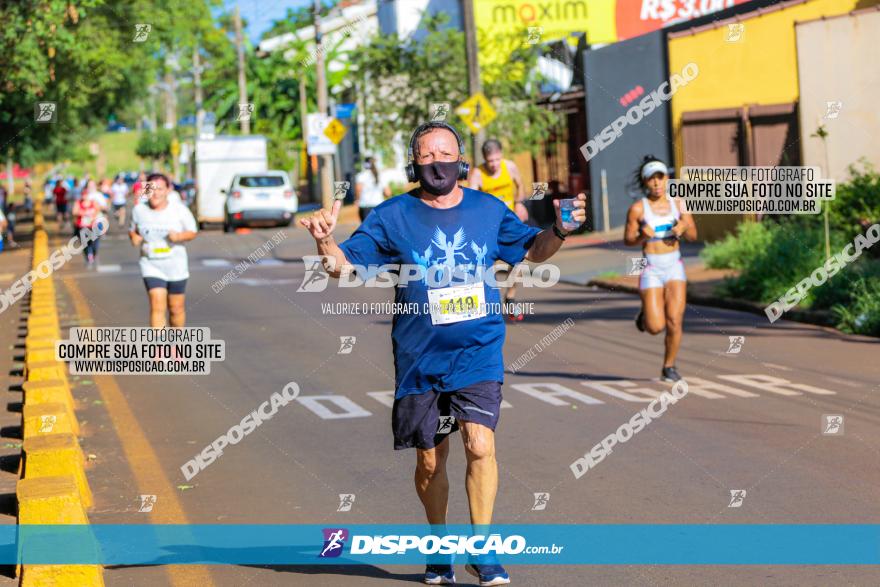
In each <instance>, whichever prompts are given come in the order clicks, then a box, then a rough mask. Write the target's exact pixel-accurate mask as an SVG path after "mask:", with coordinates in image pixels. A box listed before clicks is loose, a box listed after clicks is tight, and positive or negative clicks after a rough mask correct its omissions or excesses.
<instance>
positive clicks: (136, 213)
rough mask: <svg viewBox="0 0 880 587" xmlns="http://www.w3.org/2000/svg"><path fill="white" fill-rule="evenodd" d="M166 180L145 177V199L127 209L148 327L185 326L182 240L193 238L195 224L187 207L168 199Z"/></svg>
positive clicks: (185, 262)
mask: <svg viewBox="0 0 880 587" xmlns="http://www.w3.org/2000/svg"><path fill="white" fill-rule="evenodd" d="M170 185H171V182H170V180H169V179H168V178H167V177H166V176H164V175H162V174H161V173H153V174H151V175H150V176H149V177H148V178H147V182H146V184H145V186H144V190H143V191H144V192H145V193H148V194H150V197H149V200H148V201H146V202H142V203H138V204H137V205H136V206H135V207H134V209H133V210H132V211H131V230H130V231H129V233H128V236H129V238H130V239H131V244H132V245H134V246H136V247H139V248H140V251H141V258H140V268H141V275H142V276H143V278H144V286H145V287H146V288H147V295H148V296H149V300H150V326H151V327H152V328H165V326H166V325H167V324H168V322H169V321H170V323H171V326H172V327H174V328H182V327H183V326H185V325H186V306H185V300H186V296H185V292H186V280H187V279H189V260H188V258H187V254H186V248H185V247H184V246H183V243H185V242H187V241H191V240H192V239H194V238H195V237H196V233H197V232H198V227H197V225H196V219H195V218H193V215H192V213H191V212H190V211H189V208H187V207H186V206H184V205H182V204H180V203H179V202H172V201H170V200H169V199H168V192H169V191H170Z"/></svg>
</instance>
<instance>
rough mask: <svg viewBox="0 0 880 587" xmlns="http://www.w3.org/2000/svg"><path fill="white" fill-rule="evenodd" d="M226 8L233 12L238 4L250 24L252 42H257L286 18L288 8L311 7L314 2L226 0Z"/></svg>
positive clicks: (304, 0)
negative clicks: (275, 22) (280, 20)
mask: <svg viewBox="0 0 880 587" xmlns="http://www.w3.org/2000/svg"><path fill="white" fill-rule="evenodd" d="M224 3H225V5H226V7H227V8H228V9H229V10H232V9H233V8H234V7H235V5H236V4H238V8H239V10H241V16H242V18H243V19H244V20H245V21H246V22H247V23H248V26H247V35H248V37H250V39H251V41H252V42H257V41H259V39H260V35H262V34H263V32H265V31H266V30H268V29H269V27H270V26H272V22H274V21H276V20H278V19H280V18H284V15H285V14H287V9H288V8H298V7H300V6H304V5H307V4H309V5H311V4H313V3H314V1H313V0H224Z"/></svg>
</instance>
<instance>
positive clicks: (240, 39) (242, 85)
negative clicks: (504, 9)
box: [232, 5, 251, 135]
mask: <svg viewBox="0 0 880 587" xmlns="http://www.w3.org/2000/svg"><path fill="white" fill-rule="evenodd" d="M232 20H233V22H234V23H235V46H236V48H237V49H238V103H239V104H247V103H248V99H247V80H246V79H245V73H244V35H242V33H241V13H239V11H238V5H236V6H235V12H233V13H232ZM240 108H241V107H240V106H239V122H240V123H241V134H243V135H249V134H251V121H250V117H249V116H242V115H241V110H240Z"/></svg>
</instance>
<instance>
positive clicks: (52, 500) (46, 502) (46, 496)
mask: <svg viewBox="0 0 880 587" xmlns="http://www.w3.org/2000/svg"><path fill="white" fill-rule="evenodd" d="M15 493H16V495H17V497H18V523H19V525H22V526H23V525H25V524H88V523H89V519H88V517H87V516H86V510H85V508H83V504H82V498H81V497H80V495H79V489H77V487H76V480H74V478H73V477H71V476H69V475H65V476H63V477H36V478H34V479H20V480H19V481H18V485H17V486H16V489H15Z"/></svg>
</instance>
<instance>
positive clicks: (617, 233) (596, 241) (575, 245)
mask: <svg viewBox="0 0 880 587" xmlns="http://www.w3.org/2000/svg"><path fill="white" fill-rule="evenodd" d="M702 248H703V243H683V245H682V249H681V252H682V258H683V260H684V264H685V265H686V266H687V267H688V268H689V269H690V268H692V267H698V266H702V263H701V261H700V258H699V253H700V251H701V250H702ZM641 256H642V252H641V249H640V248H639V247H628V246H625V245H624V244H623V228H622V227H621V228H616V229H613V230H609V231H607V232H592V233H586V234H582V235H573V236H570V237H568V238H567V239H566V240H565V244H564V245H562V249H560V251H559V252H558V253H556V255H554V256H553V259H552V262H553V263H554V264H555V265H556V266H558V267H559V269H560V272H561V280H562V281H563V282H565V283H573V284H576V285H587V284H589V283H590V282H591V281H592V280H594V279H596V278H598V277H600V276H601V277H611V275H612V274H615V275H627V274H629V272H630V270H631V268H632V267H633V263H634V262H633V261H632V259H638V258H640V257H641Z"/></svg>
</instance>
